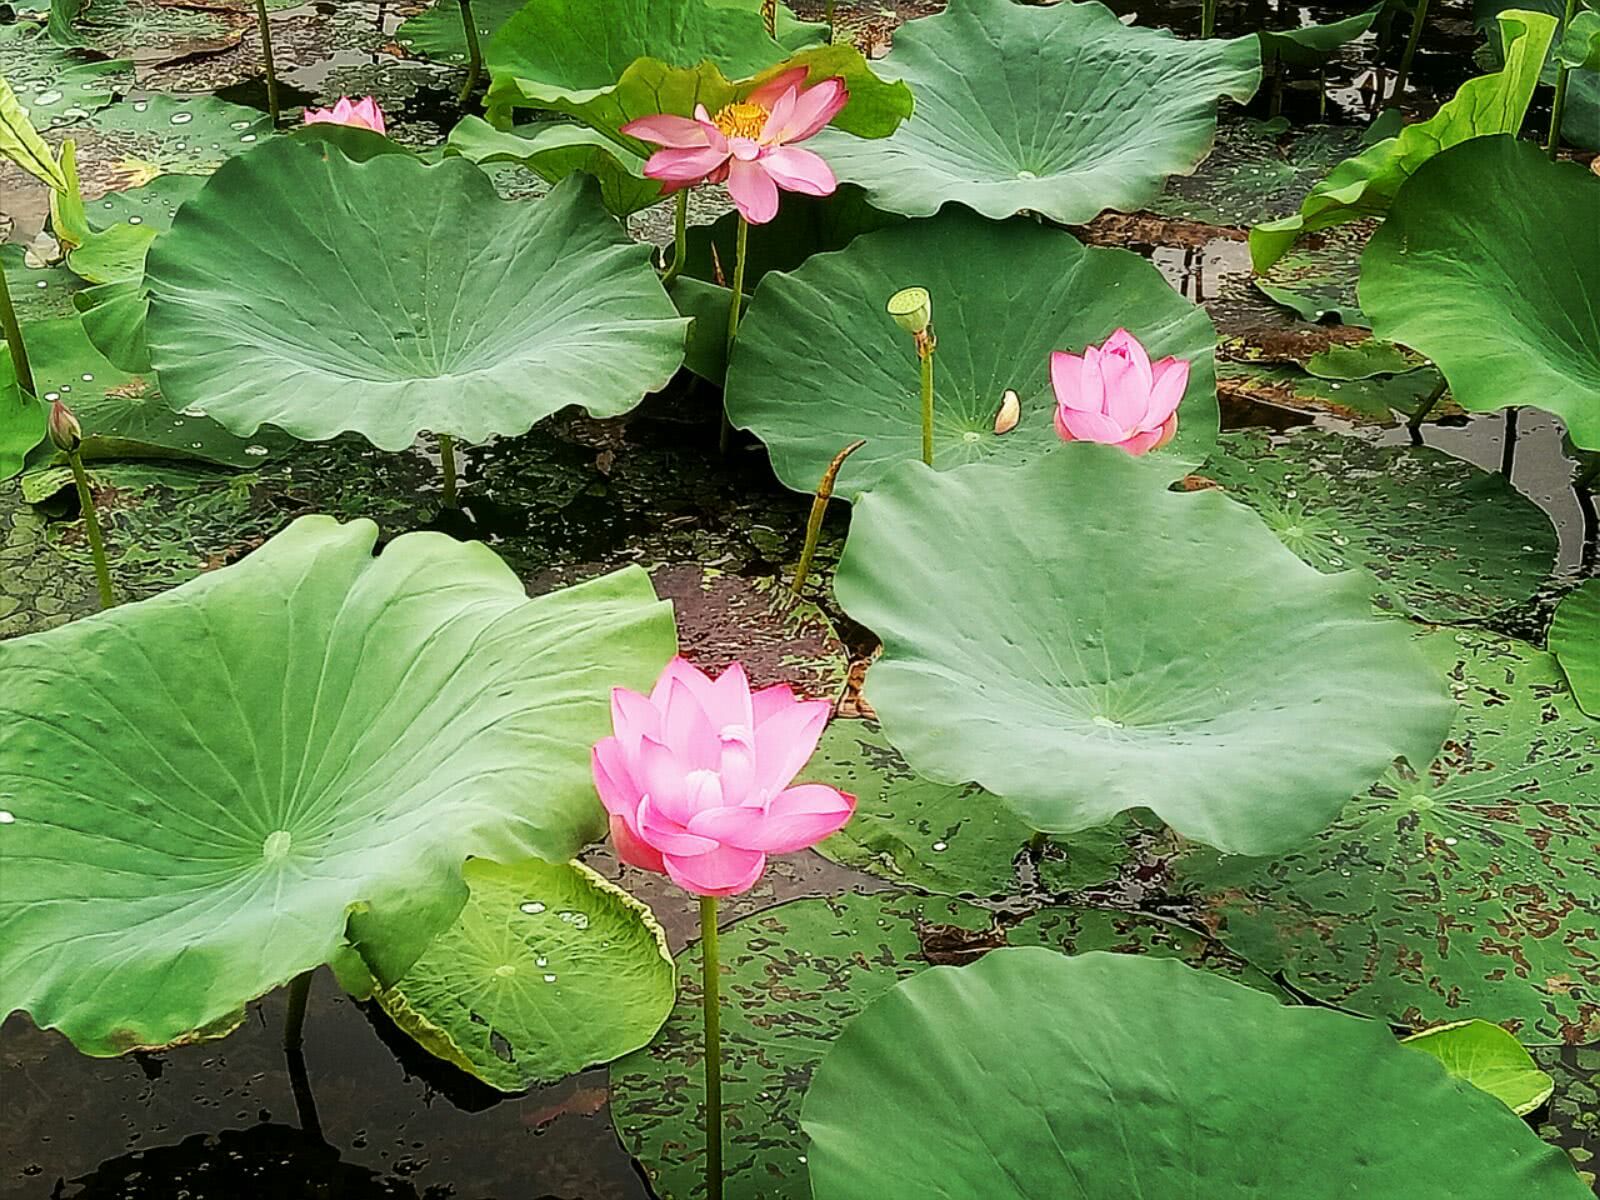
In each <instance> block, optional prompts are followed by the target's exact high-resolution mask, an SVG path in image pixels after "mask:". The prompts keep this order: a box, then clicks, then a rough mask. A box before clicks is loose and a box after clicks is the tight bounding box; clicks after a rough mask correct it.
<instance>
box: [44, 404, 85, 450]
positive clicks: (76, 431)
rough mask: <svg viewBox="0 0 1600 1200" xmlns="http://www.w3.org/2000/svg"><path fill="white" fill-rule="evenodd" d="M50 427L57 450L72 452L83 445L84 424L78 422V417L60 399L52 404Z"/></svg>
mask: <svg viewBox="0 0 1600 1200" xmlns="http://www.w3.org/2000/svg"><path fill="white" fill-rule="evenodd" d="M49 428H50V440H51V441H52V442H53V443H55V447H56V449H57V450H61V451H63V452H65V453H67V454H71V453H73V452H74V451H75V450H77V448H78V447H79V446H81V445H83V426H81V425H79V424H78V418H77V417H75V416H73V415H72V410H71V409H70V408H68V407H67V406H66V405H65V404H63V403H61V401H60V400H56V401H54V402H53V403H52V404H51V405H50V421H49Z"/></svg>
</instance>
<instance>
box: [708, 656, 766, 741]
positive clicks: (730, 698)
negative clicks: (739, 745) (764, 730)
mask: <svg viewBox="0 0 1600 1200" xmlns="http://www.w3.org/2000/svg"><path fill="white" fill-rule="evenodd" d="M704 704H705V708H706V712H707V713H708V714H709V715H710V717H711V719H712V720H713V721H715V722H716V723H717V724H718V725H719V726H721V727H722V728H724V729H726V728H727V727H728V726H730V725H734V726H741V727H743V728H746V729H754V728H755V723H756V722H755V714H754V711H753V710H752V709H751V706H750V678H749V676H747V675H746V674H745V672H744V664H742V663H736V662H735V663H729V664H728V665H727V667H726V668H725V669H724V670H723V672H722V674H720V675H718V676H717V678H716V679H715V681H713V683H712V684H711V688H710V694H709V695H708V696H707V697H706V699H705V701H704Z"/></svg>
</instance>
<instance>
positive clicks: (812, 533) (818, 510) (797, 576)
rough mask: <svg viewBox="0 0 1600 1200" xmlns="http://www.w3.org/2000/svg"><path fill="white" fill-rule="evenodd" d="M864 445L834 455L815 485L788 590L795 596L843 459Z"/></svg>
mask: <svg viewBox="0 0 1600 1200" xmlns="http://www.w3.org/2000/svg"><path fill="white" fill-rule="evenodd" d="M866 444H867V443H866V441H865V439H863V440H861V441H857V442H851V443H850V444H849V445H848V446H846V447H845V448H844V449H843V450H841V451H839V453H837V454H835V455H834V456H833V461H832V462H830V463H829V464H828V469H827V470H825V471H824V472H823V473H822V478H821V479H820V480H819V481H818V483H817V491H816V494H815V496H813V498H812V500H811V515H810V516H809V517H807V518H806V544H805V548H804V549H802V550H801V551H800V565H799V566H798V567H796V568H795V569H794V584H793V585H792V586H791V587H790V588H789V591H790V592H791V593H792V594H794V595H795V596H798V595H800V589H801V588H803V587H805V585H806V576H807V575H809V574H810V573H811V559H812V557H813V556H814V555H815V554H816V552H817V539H818V538H820V537H821V536H822V518H823V517H824V516H825V515H826V514H827V512H828V501H829V500H830V499H831V498H832V496H833V485H834V481H835V480H837V479H838V478H839V468H840V467H842V466H844V460H845V459H847V458H849V457H850V456H851V455H852V454H854V453H855V452H856V451H857V450H859V449H861V447H863V446H865V445H866Z"/></svg>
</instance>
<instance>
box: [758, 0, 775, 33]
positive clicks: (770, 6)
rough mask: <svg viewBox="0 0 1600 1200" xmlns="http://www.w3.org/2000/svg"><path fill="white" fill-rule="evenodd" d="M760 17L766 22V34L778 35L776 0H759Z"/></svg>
mask: <svg viewBox="0 0 1600 1200" xmlns="http://www.w3.org/2000/svg"><path fill="white" fill-rule="evenodd" d="M761 19H762V20H763V21H765V22H766V23H767V36H768V37H777V36H778V0H761Z"/></svg>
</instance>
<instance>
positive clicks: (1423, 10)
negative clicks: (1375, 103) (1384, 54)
mask: <svg viewBox="0 0 1600 1200" xmlns="http://www.w3.org/2000/svg"><path fill="white" fill-rule="evenodd" d="M1427 19H1428V0H1417V14H1416V16H1414V17H1412V18H1411V36H1410V37H1408V38H1406V50H1405V53H1404V54H1402V55H1401V56H1400V72H1399V74H1398V75H1396V76H1395V80H1394V91H1393V92H1392V93H1390V95H1389V104H1388V106H1387V107H1391V108H1398V107H1399V106H1400V102H1401V100H1402V99H1403V98H1404V97H1405V94H1406V83H1407V81H1408V80H1409V79H1410V77H1411V60H1412V59H1414V58H1416V56H1417V43H1418V42H1420V41H1421V40H1422V26H1423V24H1424V23H1425V22H1426V21H1427Z"/></svg>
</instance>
